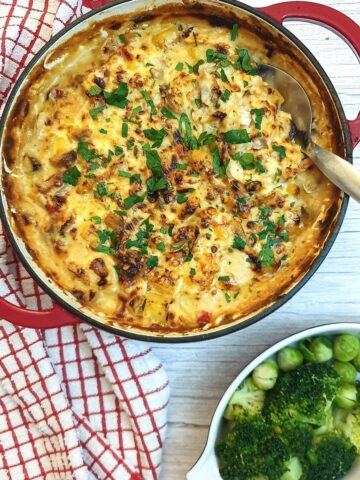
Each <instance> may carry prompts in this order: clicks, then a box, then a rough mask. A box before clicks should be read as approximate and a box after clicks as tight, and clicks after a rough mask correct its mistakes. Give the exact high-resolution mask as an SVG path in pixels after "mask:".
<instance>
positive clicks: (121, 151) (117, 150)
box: [114, 145, 124, 155]
mask: <svg viewBox="0 0 360 480" xmlns="http://www.w3.org/2000/svg"><path fill="white" fill-rule="evenodd" d="M122 153H124V149H123V148H122V147H118V146H117V145H115V148H114V154H115V155H121V154H122Z"/></svg>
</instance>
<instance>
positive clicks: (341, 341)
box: [334, 334, 360, 362]
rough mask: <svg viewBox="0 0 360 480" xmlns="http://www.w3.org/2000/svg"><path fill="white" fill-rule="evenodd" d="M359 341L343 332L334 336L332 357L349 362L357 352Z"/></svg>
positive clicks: (359, 348) (359, 349) (359, 347)
mask: <svg viewBox="0 0 360 480" xmlns="http://www.w3.org/2000/svg"><path fill="white" fill-rule="evenodd" d="M359 351H360V342H359V339H358V338H357V337H354V335H349V334H344V335H339V336H338V337H336V339H335V342H334V357H335V358H336V360H340V361H341V362H350V361H351V360H354V358H355V357H357V355H358V354H359Z"/></svg>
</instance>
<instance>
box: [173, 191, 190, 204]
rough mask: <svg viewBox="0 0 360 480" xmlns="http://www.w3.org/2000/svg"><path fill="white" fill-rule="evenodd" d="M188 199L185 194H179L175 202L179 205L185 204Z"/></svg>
mask: <svg viewBox="0 0 360 480" xmlns="http://www.w3.org/2000/svg"><path fill="white" fill-rule="evenodd" d="M187 199H188V197H187V195H186V194H185V193H179V194H178V195H177V196H176V201H177V203H179V204H181V203H185V202H186V201H187Z"/></svg>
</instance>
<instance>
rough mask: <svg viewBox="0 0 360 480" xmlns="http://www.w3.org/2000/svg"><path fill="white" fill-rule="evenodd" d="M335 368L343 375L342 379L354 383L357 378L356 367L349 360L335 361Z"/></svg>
mask: <svg viewBox="0 0 360 480" xmlns="http://www.w3.org/2000/svg"><path fill="white" fill-rule="evenodd" d="M333 366H334V368H335V370H336V371H337V373H338V375H339V376H340V377H341V380H342V381H343V382H346V383H353V382H355V379H356V373H357V372H356V368H355V367H354V365H352V364H351V363H349V362H339V361H335V362H334V365H333Z"/></svg>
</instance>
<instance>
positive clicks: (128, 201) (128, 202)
mask: <svg viewBox="0 0 360 480" xmlns="http://www.w3.org/2000/svg"><path fill="white" fill-rule="evenodd" d="M145 197H146V192H145V193H144V194H143V195H135V194H133V195H130V197H127V198H125V200H124V208H125V210H129V208H131V207H133V206H134V205H135V204H136V203H141V202H143V201H144V198H145Z"/></svg>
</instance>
